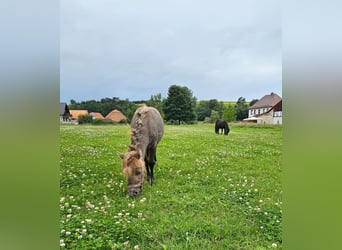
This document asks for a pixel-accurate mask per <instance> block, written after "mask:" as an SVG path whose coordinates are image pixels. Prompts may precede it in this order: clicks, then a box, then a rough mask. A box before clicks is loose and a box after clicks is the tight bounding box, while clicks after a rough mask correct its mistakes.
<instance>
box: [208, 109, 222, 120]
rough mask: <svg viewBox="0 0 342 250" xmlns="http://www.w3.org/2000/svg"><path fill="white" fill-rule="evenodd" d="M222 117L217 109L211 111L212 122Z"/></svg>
mask: <svg viewBox="0 0 342 250" xmlns="http://www.w3.org/2000/svg"><path fill="white" fill-rule="evenodd" d="M218 119H220V116H219V112H218V111H216V110H212V111H211V113H210V118H209V121H210V122H216V120H218Z"/></svg>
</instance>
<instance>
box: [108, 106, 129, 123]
mask: <svg viewBox="0 0 342 250" xmlns="http://www.w3.org/2000/svg"><path fill="white" fill-rule="evenodd" d="M105 119H107V120H112V121H113V122H120V121H125V122H126V120H127V119H126V116H124V115H123V114H122V113H121V112H120V111H119V110H117V109H114V110H112V111H111V112H109V114H108V115H106V117H105Z"/></svg>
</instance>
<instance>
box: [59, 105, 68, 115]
mask: <svg viewBox="0 0 342 250" xmlns="http://www.w3.org/2000/svg"><path fill="white" fill-rule="evenodd" d="M66 114H70V111H69V107H68V104H66V103H65V102H60V103H59V115H66Z"/></svg>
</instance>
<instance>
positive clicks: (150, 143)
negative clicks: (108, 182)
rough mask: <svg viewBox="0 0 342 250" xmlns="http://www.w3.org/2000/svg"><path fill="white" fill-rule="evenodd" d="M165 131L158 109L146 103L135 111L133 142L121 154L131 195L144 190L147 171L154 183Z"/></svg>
mask: <svg viewBox="0 0 342 250" xmlns="http://www.w3.org/2000/svg"><path fill="white" fill-rule="evenodd" d="M163 133H164V122H163V118H162V117H161V115H160V113H159V112H158V110H157V109H155V108H153V107H147V106H145V105H144V106H142V107H140V108H138V109H137V110H136V111H135V113H134V115H133V118H132V122H131V144H130V145H129V146H128V151H127V152H126V153H124V154H119V156H120V158H121V159H122V172H123V174H124V175H125V177H126V179H127V183H128V195H129V196H137V195H138V194H139V193H140V192H141V191H142V187H143V183H144V179H145V173H146V172H147V176H148V178H149V183H150V184H151V185H152V184H153V182H154V176H153V167H154V165H155V163H156V161H157V157H156V151H157V145H158V143H159V142H160V140H161V138H162V136H163Z"/></svg>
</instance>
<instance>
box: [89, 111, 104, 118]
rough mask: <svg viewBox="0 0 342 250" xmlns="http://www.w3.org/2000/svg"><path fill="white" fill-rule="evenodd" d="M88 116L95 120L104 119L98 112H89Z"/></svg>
mask: <svg viewBox="0 0 342 250" xmlns="http://www.w3.org/2000/svg"><path fill="white" fill-rule="evenodd" d="M90 115H91V116H92V117H95V118H96V119H104V117H103V115H102V114H101V113H99V112H91V113H90Z"/></svg>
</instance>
